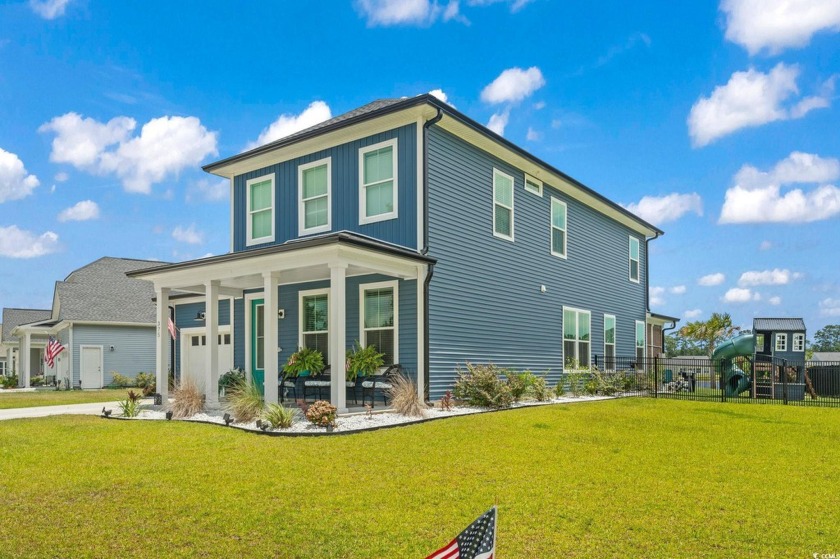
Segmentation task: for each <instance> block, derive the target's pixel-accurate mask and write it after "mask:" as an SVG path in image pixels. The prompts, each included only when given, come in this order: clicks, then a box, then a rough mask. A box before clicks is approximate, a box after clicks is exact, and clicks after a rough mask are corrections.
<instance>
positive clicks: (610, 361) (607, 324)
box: [604, 314, 615, 369]
mask: <svg viewBox="0 0 840 559" xmlns="http://www.w3.org/2000/svg"><path fill="white" fill-rule="evenodd" d="M604 368H606V369H614V368H615V315H612V314H605V315H604Z"/></svg>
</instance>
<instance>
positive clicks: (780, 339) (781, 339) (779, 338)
mask: <svg viewBox="0 0 840 559" xmlns="http://www.w3.org/2000/svg"><path fill="white" fill-rule="evenodd" d="M776 351H787V334H776Z"/></svg>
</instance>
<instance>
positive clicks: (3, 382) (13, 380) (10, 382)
mask: <svg viewBox="0 0 840 559" xmlns="http://www.w3.org/2000/svg"><path fill="white" fill-rule="evenodd" d="M17 385H18V378H17V375H12V376H10V377H0V387H2V388H17Z"/></svg>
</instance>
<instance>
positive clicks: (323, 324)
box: [299, 289, 330, 363]
mask: <svg viewBox="0 0 840 559" xmlns="http://www.w3.org/2000/svg"><path fill="white" fill-rule="evenodd" d="M329 314H330V304H329V290H328V289H313V290H311V291H301V292H300V339H299V345H300V347H308V348H311V349H317V350H318V351H320V352H321V353H322V354H323V356H324V363H329V359H330V346H329V340H330V334H329Z"/></svg>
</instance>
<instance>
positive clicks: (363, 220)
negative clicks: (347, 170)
mask: <svg viewBox="0 0 840 559" xmlns="http://www.w3.org/2000/svg"><path fill="white" fill-rule="evenodd" d="M388 146H391V147H392V148H393V155H394V156H393V158H392V159H391V163H392V165H393V172H394V178H393V181H394V190H393V196H394V209H393V211H390V212H388V213H384V214H378V215H374V216H371V217H368V216H366V215H365V209H366V207H367V203H366V202H367V201H366V199H365V154H366V153H368V152H370V151H375V150H378V149H382V148H384V147H388ZM398 155H399V150H398V149H397V139H396V138H393V139H391V140H385V141H384V142H379V143H378V144H373V145H370V146H365V147H363V148H359V225H365V224H368V223H376V222H379V221H387V220H389V219H396V218H397V217H398V215H399V212H398V209H397V200H399V198H400V196H399V180H398V178H397V171H398V170H399V165H398V163H397V161H398V159H399V157H398Z"/></svg>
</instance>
